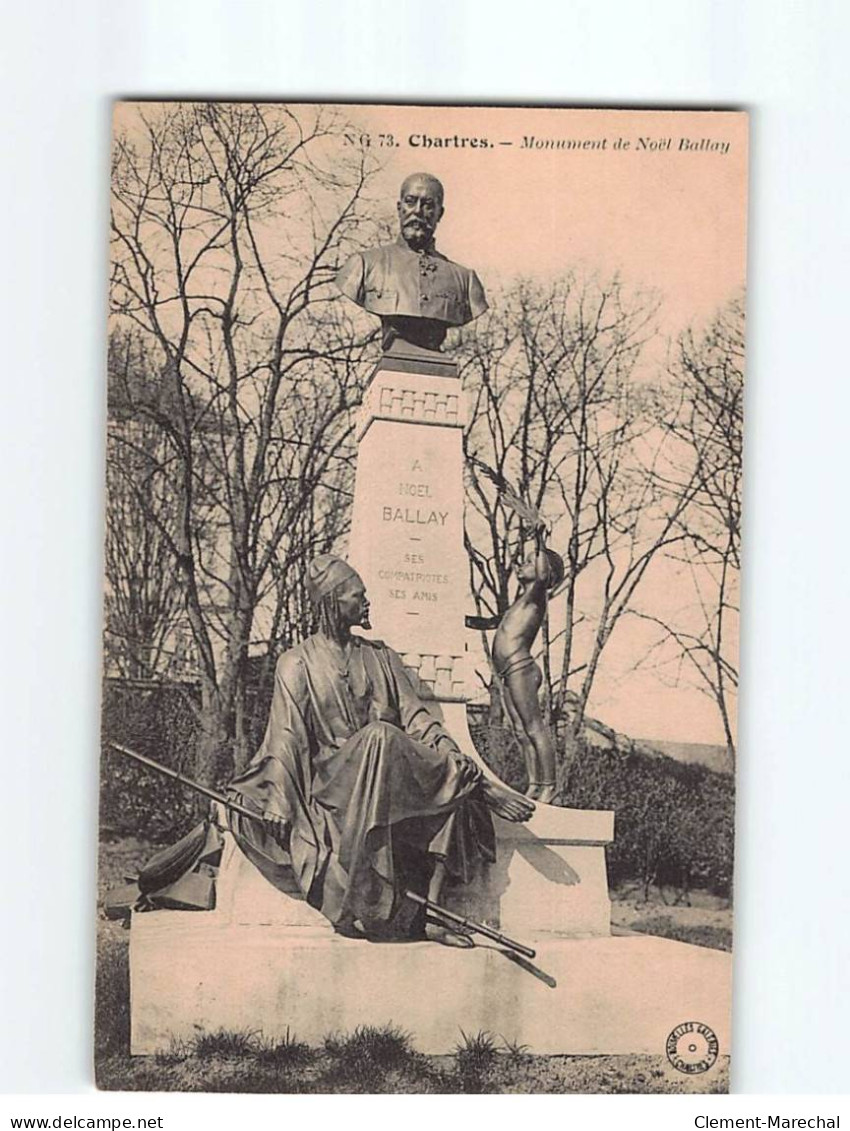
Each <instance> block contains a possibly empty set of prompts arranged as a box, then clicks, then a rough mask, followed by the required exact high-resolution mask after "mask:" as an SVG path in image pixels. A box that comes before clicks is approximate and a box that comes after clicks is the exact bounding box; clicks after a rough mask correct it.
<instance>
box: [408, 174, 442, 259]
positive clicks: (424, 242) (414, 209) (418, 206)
mask: <svg viewBox="0 0 850 1131" xmlns="http://www.w3.org/2000/svg"><path fill="white" fill-rule="evenodd" d="M443 197H444V193H443V186H442V184H441V183H440V181H438V180H437V178H436V177H434V176H432V175H431V174H430V173H411V174H410V176H409V177H405V178H404V181H403V182H402V186H401V191H400V192H399V198H398V205H397V209H398V222H399V227H400V228H401V234H402V236H403V238H404V240H405V242H406V243H407V244H408V246H409V247H410V248H412V250H413V251H420V250H421V249H422V248H424V247H427V246H428V245H429V244H430V243H431V241H432V240H433V238H434V230H435V229H436V227H437V225H438V224H439V222H440V220H441V218H442V216H443V212H444V208H443Z"/></svg>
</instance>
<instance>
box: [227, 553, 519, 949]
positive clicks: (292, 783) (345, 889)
mask: <svg viewBox="0 0 850 1131" xmlns="http://www.w3.org/2000/svg"><path fill="white" fill-rule="evenodd" d="M307 585H308V592H309V595H310V599H311V600H312V602H313V603H314V605H315V608H316V612H317V619H318V624H319V628H318V631H317V632H316V633H315V634H314V635H312V636H310V637H309V638H308V639H307V640H305V641H304V642H303V643H302V644H299V645H298V646H296V647H295V648H292V649H291V650H290V651H288V652H286V653H285V654H284V655H283V656H281V658H280V660H279V661H278V664H277V669H276V674H275V689H274V697H273V701H272V707H271V713H270V716H269V722H268V728H267V730H266V735H265V739H264V741H263V744H262V746H261V748H260V750H259V751H258V753H257V755H256V756H255V758H254V759H253V761H252V762H251V764H250V765H249V766H248V768H247V770H246V771H245V772H244V773H243V774H242V775H241V776H240V777H238V778H237V779H236V780H235V781H234V782H233V783H232V785H231V788H230V792H231V795H232V796H233V797H234V798H235V799H237V800H238V801H240V802H241V803H242V804H243V805H246V806H248V807H249V808H255V809H257V810H258V811H264V812H265V813H266V819H265V821H264V822H258V821H251V820H250V819H246V818H241V817H239V816H238V815H234V816H233V817H232V820H233V828H234V833H235V835H236V837H237V840H238V841H239V843H240V845H241V847H242V848H243V850H244V851H245V853H246V854H247V855H248V857H249V858H250V859H251V860H252V861H253V862H254V863H255V864H256V866H257V867H258V868H259V869H260V871H261V872H263V874H264V875H265V876H266V878H267V879H269V880H270V881H271V882H272V883H277V884H278V885H279V886H281V887H284V888H285V887H286V886H287V881H288V880H289V870H290V869H291V870H292V872H293V873H294V875H295V878H296V880H297V882H298V885H299V887H300V889H301V891H302V892H303V893H304V896H305V898H306V899H307V901H308V902H309V903H310V904H311V905H312V906H313V907H316V908H318V909H319V910H320V911H321V912H322V914H323V915H324V916H325V917H326V918H327V919H328V920H329V921H330V922H331V923H332V924H333V925H334V927H335V928H336V929H337V930H338V931H339V932H341V933H343V934H347V935H363V936H366V937H370V938H399V937H423V936H424V937H427V938H432V939H435V940H437V941H440V942H444V943H447V944H449V945H466V943H467V941H468V940H466V939H464V938H463V936H459V935H456V934H454V933H453V932H451V931H450V930H448V928H446V927H445V926H443V925H441V924H438V923H435V922H429V921H427V919H423V914H422V911H421V909H420V908H419V907H418V906H417V905H415V904H414V903H413V902H412V901H411V900H409V899H407V898H406V897H405V894H404V893H405V891H406V890H408V889H410V890H413V891H415V892H417V894H419V895H427V897H428V898H430V899H431V900H433V901H434V902H439V898H440V893H441V889H442V885H443V883H444V881H445V880H446V878H447V877H451V878H452V879H455V880H459V881H461V882H463V881H466V880H468V879H470V878H471V877H472V874H473V870H474V868H475V866H476V864H477V863H478V862H480V861H492V860H493V859H494V854H495V838H494V830H493V822H492V816H491V814H492V813H497V814H498V815H499V816H501V817H503V818H505V819H507V820H510V821H523V820H527V819H528V818H529V817H530V816H531V813H532V812H533V810H534V805H533V803H532V802H531V801H529V800H528V799H527V798H525V797H522V796H521V795H519V794H517V793H515V792H514V791H513V790H511V789H509V788H508V787H507V786H506V785H504V784H503V783H501V782H498V781H494V780H491V779H488V778H487V777H485V776H484V774H483V773H482V770H481V768H480V766H479V765H478V763H476V762H475V761H474V760H473V759H472V758H470V757H469V756H468V755H466V754H463V753H462V752H461V751H460V750H459V748H458V746H457V744H456V743H455V741H454V740H453V739H452V737H451V736H450V735H449V734H448V733H447V731H446V730H445V729H444V728H443V726H442V724H441V723H440V721H439V720H438V719H437V717H436V715H435V714H433V713H432V712H431V711H430V710H429V708H428V706H427V704H426V703H425V702H423V700H422V699H421V698H420V697H419V695H418V694H417V692H416V690H415V689H414V687H413V685H412V683H411V680H410V678H409V676H408V674H407V672H406V671H405V668H404V665H403V664H402V661H401V658H400V657H399V655H398V654H397V653H396V652H394V651H393V650H392V648H389V647H387V645H385V644H383V643H381V642H379V641H374V640H367V639H366V638H364V637H362V636H360V635H357V634H355V633H352V631H351V630H352V629H353V628H355V627H361V628H365V629H368V628H369V627H370V625H369V603H368V600H367V597H366V591H365V588H364V585H363V582H362V580H361V578H360V577H359V575H358V574H357V573H356V572H355V571H354V570H353V569H352V568H351V567H350V566H349V565H347V564H346V563H345V562H344V561H342V560H341V559H340V558H338V557H334V556H332V555H322V556H320V557H318V558H316V559H315V560H314V561H313V562H312V563H311V564H310V566H309V568H308V574H307ZM284 877H285V878H284Z"/></svg>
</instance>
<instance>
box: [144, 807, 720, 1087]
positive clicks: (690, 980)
mask: <svg viewBox="0 0 850 1131" xmlns="http://www.w3.org/2000/svg"><path fill="white" fill-rule="evenodd" d="M538 819H539V818H538ZM547 820H548V813H547V814H546V815H545V816H544V818H543V819H542V820H541V822H540V827H539V832H540V833H541V834H542V835H543V837H546V839H545V840H543V839H542V838H541V840H540V843H539V844H537V845H536V846H535V845H533V843H532V837H533V832H534V830H533V829H532V830H527V831H528V833H529V839H528V841H527V842H526V843H525V845H523V844H522V840H521V839H520V840H519V841H518V840H517V839H515V840H514V844H515V848H514V850H508V851H507V852H504V849H505V837H506V834H507V838H508V842H509V843H510V841H509V838H510V837H511V836H512V835H513V832H514V830H513V829H512V828H509V827H508V826H506V825H505V824H504V823H502V822H500V823H499V828H498V832H499V835H500V854H501V853H503V852H504V855H503V856H502V858H503V859H504V860H505V861H506V867H507V875H506V876H505V877H504V882H500V883H499V884H498V885H494V886H493V887H491V888H490V889H489V890H487V891H485V892H484V893H483V895H478V894H475V895H472V896H471V899H472V902H473V904H474V905H475V909H476V910H477V911H478V913H479V914H481V912H482V906H481V905H480V904H475V901H476V900H481V899H483V900H484V903H485V904H486V903H487V901H489V900H492V901H494V903H493V906H495V907H496V911H495V914H494V915H493V916H491V917H492V918H493V919H494V920H496V921H498V922H500V923H501V925H502V928H503V930H505V931H507V933H509V934H510V933H514V934H515V935H517V936H518V937H519V938H520V939H522V940H523V941H524V942H526V943H530V944H531V945H532V946H533V947H534V948H535V950H536V951H537V956H536V958H535V959H534V961H533V962H528V961H526V960H524V959H523V960H515V959H513V958H511V956H510V955H509V954H508V952H506V951H504V950H502V949H500V948H499V947H497V946H494V945H490V944H488V943H486V942H483V943H482V944H481V945H477V946H476V947H475V949H473V950H454V949H452V948H449V947H443V946H440V945H438V944H437V943H430V942H414V943H375V944H371V943H368V942H363V941H361V940H353V939H345V938H342V937H341V936H339V935H336V934H334V932H333V930H332V928H331V927H330V924H329V923H328V922H327V921H326V920H325V919H323V918H322V916H321V915H319V914H318V912H316V911H314V910H313V909H312V908H311V907H309V906H308V905H307V904H306V903H305V902H304V900H303V898H302V897H301V895H300V893H299V892H297V890H295V889H294V887H293V892H292V894H287V893H285V892H281V891H279V890H278V889H277V888H275V887H273V886H272V885H271V884H269V883H268V881H267V880H265V878H264V877H263V876H262V875H261V874H260V873H259V872H258V871H257V870H256V869H255V868H254V866H253V864H251V863H250V861H248V860H247V858H246V857H245V856H243V855H242V853H241V852H240V851H239V849H238V848H237V847H236V844H235V842H234V841H233V839H232V838H231V837H230V835H229V834H226V840H227V844H226V846H225V850H224V857H223V860H222V867H221V875H220V879H219V884H218V888H217V894H218V903H217V906H216V909H215V910H214V911H201V912H189V911H154V912H147V913H144V914H136V915H134V916H133V922H132V928H131V932H130V977H131V984H130V994H131V1007H132V1008H131V1051H132V1052H133V1053H134V1054H135V1055H150V1054H153V1053H157V1052H164V1051H167V1050H168V1048H169V1047H170V1045H171V1042H172V1040H173V1039H175V1038H177V1039H181V1040H189V1039H191V1038H192V1037H194V1036H197V1035H198V1034H199V1033H201V1032H207V1033H212V1032H216V1031H218V1030H219V1029H226V1030H231V1031H233V1030H236V1031H245V1030H250V1031H259V1032H262V1033H263V1034H264V1036H265V1037H266V1038H268V1039H270V1040H273V1039H282V1038H284V1037H285V1035H286V1034H287V1031H288V1032H289V1034H290V1035H295V1036H297V1037H298V1039H300V1040H305V1041H308V1042H310V1043H313V1044H318V1043H320V1042H321V1041H322V1039H323V1038H324V1037H326V1036H327V1035H328V1034H330V1033H335V1032H336V1033H344V1032H351V1031H352V1030H353V1029H355V1028H356V1027H357V1026H358V1025H376V1026H380V1025H386V1024H393V1025H397V1026H399V1027H401V1028H402V1029H404V1030H405V1031H407V1032H409V1033H410V1034H411V1037H412V1040H413V1043H414V1046H415V1047H416V1048H417V1049H419V1050H420V1051H421V1052H426V1053H449V1052H452V1051H453V1050H454V1048H455V1047H456V1045H457V1044H458V1042H459V1041H460V1040H461V1030H463V1031H464V1032H465V1033H473V1034H474V1033H477V1032H478V1031H479V1030H486V1031H487V1032H490V1033H493V1034H495V1035H499V1036H502V1037H504V1038H505V1039H507V1040H509V1041H516V1042H518V1043H519V1044H524V1045H527V1046H528V1049H529V1051H530V1052H533V1053H537V1054H552V1053H574V1054H581V1055H592V1054H616V1053H650V1054H655V1055H657V1056H659V1057H663V1056H664V1050H665V1042H666V1040H667V1037H668V1036H669V1034H670V1033H671V1032H672V1031H673V1029H674V1028H675V1027H676V1026H677V1025H681V1024H682V1023H683V1022H686V1021H698V1022H701V1023H702V1024H704V1025H707V1026H709V1027H710V1028H711V1029H712V1030H713V1031H714V1033H715V1034H716V1035H717V1038H718V1042H719V1046H720V1053H721V1055H725V1054H726V1053H728V1051H729V998H730V981H731V956H730V955H728V954H724V953H722V952H720V951H714V950H708V949H706V948H702V947H694V946H687V945H685V944H683V943H677V942H672V941H670V940H668V939H658V938H651V937H648V936H643V935H633V936H630V937H617V938H612V937H610V936H609V935H608V920H607V916H605V917H604V920H603V917H602V915H601V913H599V910H597V912H592V911H591V909H590V907H585V908H583V909H582V899H583V898H584V897H583V896H582V892H583V891H584V892H585V893H592V892H593V891H598V890H599V882H598V880H599V877H598V876H597V875H595V874H593V875H590V874H589V873H587V872H585V871H584V861H585V860H586V859H588V857H587V854H588V853H589V852H591V851H592V849H593V845H592V843H591V842H590V841H589V839H584V840H581V842H580V843H578V844H573V843H571V842H572V841H573V840H580V836H579V834H580V833H581V831H582V826H584V832H585V833H587V834H599V833H600V832H602V833H604V831H605V829H604V827H601V826H596V825H595V824H594V821H595V820H596V817H595V815H590V816H589V815H588V814H581V813H575V812H570V811H569V810H563V811H562V814H561V815H560V822H559V824H558V825H557V827H551V828H548V829H547V828H546V823H547ZM559 850H560V851H559ZM600 851H601V849H600ZM571 853H572V855H571ZM570 861H572V863H570ZM541 865H542V868H543V870H541ZM592 871H593V870H592V869H591V872H592ZM588 879H589V880H590V882H589V884H588V883H585V881H586V880H588ZM562 889H563V890H562ZM567 893H569V894H567ZM569 899H572V900H573V903H572V904H571V905H569V904H568V902H567V901H568V900H569ZM590 903H591V904H592V903H593V897H591V900H590ZM483 909H484V910H486V907H485V908H483ZM571 923H572V924H573V927H574V929H575V930H576V931H577V932H578V929H579V928H580V927H582V926H584V927H585V928H586V931H584V932H579V933H585V934H586V935H587V936H589V937H584V938H574V937H568V935H569V926H570V924H571ZM705 1079H706V1084H708V1083H709V1082H710V1079H711V1077H710V1074H707V1075H706V1077H705Z"/></svg>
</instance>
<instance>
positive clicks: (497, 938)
mask: <svg viewBox="0 0 850 1131" xmlns="http://www.w3.org/2000/svg"><path fill="white" fill-rule="evenodd" d="M107 746H109V747H110V748H111V749H112V750H115V751H117V753H119V754H123V755H125V757H127V758H132V759H133V761H134V762H139V763H140V764H141V765H143V766H147V767H148V769H151V770H155V771H156V772H157V773H158V774H162V776H163V777H166V778H170V779H171V780H172V781H175V782H179V784H180V785H185V786H186V788H187V789H192V790H194V791H195V793H200V794H201V796H202V797H207V798H209V800H210V801H216V802H218V804H219V805H223V806H225V808H227V809H229V810H230V811H231V812H233V813H239V814H240V816H242V817H250V818H251V819H252V820H254V821H263V820H264V815H263V813H258V812H257V811H256V810H255V809H249V808H248V807H247V806H245V805H240V804H239V802H238V801H232V800H231V799H230V798H229V797H225V795H224V794H223V793H219V792H218V791H217V790H215V789H210V788H209V787H208V786H205V785H201V784H200V782H196V781H193V780H192V778H187V777H186V776H185V775H184V774H181V773H180V771H179V770H172V769H171V768H170V767H168V766H163V765H162V764H161V763H160V762H156V761H154V759H153V758H148V757H147V755H145V754H139V752H138V751H137V750H131V749H130V747H129V746H122V745H121V743H119V742H113V741H112V740H111V739H110V740H108V741H107ZM404 894H405V895H406V896H407V898H408V899H410V900H412V901H413V902H414V903H418V904H419V905H420V906H421V907H424V908H425V909H426V910H427V911H430V912H432V913H433V914H434V915H437V916H440V917H441V918H442V919H443V922H444V924H445V926H447V927H448V928H449V929H454V928H457V929H458V931H460V932H462V933H464V934H468V935H469V934H473V935H483V936H484V938H487V939H491V940H492V941H493V942H495V943H498V944H499V945H500V946H504V947H507V948H508V950H513V951H515V952H516V953H517V954H521V955H523V957H525V958H534V957H535V952H534V951H533V950H532V949H531V947H528V946H523V944H522V943H518V942H516V940H515V939H512V938H509V937H508V936H507V935H503V934H500V932H499V931H494V930H493V929H492V927H485V925H484V924H483V923H476V921H475V920H474V919H469V918H468V917H467V916H466V915H456V914H455V913H454V911H449V910H448V908H446V907H441V906H440V904H439V903H434V902H433V900H430V899H425V897H424V896H421V895H417V894H416V892H413V891H406V892H405V893H404Z"/></svg>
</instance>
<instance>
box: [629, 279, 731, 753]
mask: <svg viewBox="0 0 850 1131" xmlns="http://www.w3.org/2000/svg"><path fill="white" fill-rule="evenodd" d="M743 402H744V302H743V297H742V296H737V297H735V298H733V299H732V300H731V301H730V302H729V303H727V304H726V306H725V307H723V309H722V310H721V311H720V312H719V313H718V314H717V316H716V317H715V318H714V319H713V321H712V322H711V324H710V325H709V326H708V328H707V329H706V330H705V331H704V332H703V333H701V334H697V333H695V332H694V331H693V330H688V331H686V332H685V333H684V334H682V335H681V336H680V338H679V339H678V341H677V343H676V346H675V352H674V355H673V359H672V363H671V365H670V373H669V380H668V382H667V383H665V385H664V387H663V388H662V390H660V394H659V400H658V416H659V419H660V420H661V422H662V426H663V428H664V429H665V431H666V432H667V434H668V436H669V437H670V441H671V442H670V443H668V445H667V448H666V450H667V454H668V455H667V460H666V461H665V463H664V464H663V465H660V466H659V467H658V468H657V469H656V473H657V476H658V478H659V481H660V483H661V485H662V487H663V489H665V490H668V491H671V492H673V493H679V494H681V493H683V492H687V494H688V498H689V501H688V506H687V507H686V508H684V509H683V510H682V512H681V513H680V515H679V516H678V520H677V523H678V527H679V529H680V531H681V533H682V535H683V538H682V540H681V541H680V542H679V544H678V545H677V547H676V551H675V554H673V555H672V556H673V557H674V559H675V560H676V561H677V562H679V563H680V564H681V566H682V572H684V573H685V574H686V575H687V577H688V578H689V580H690V583H691V593H692V597H691V600H690V602H689V603H688V605H687V606H686V607H683V608H681V609H677V610H676V611H675V614H672V615H671V614H669V613H667V614H664V615H659V614H658V613H657V612H652V611H642V612H640V613H639V615H640V616H642V617H644V619H646V620H649V621H652V622H653V623H654V624H655V625H656V626H657V627H658V628H660V630H661V633H660V636H659V637H658V639H657V640H656V641H655V643H654V644H653V646H652V648H651V649H650V654H649V657H648V659H649V660H650V661H652V662H653V663H654V664H655V667H656V670H657V671H659V672H660V673H661V674H662V675H664V674H665V673H667V674H668V675H669V673H671V672H672V673H673V674H672V679H673V681H674V682H679V681H680V680H682V679H685V678H687V673H690V676H691V681H692V682H693V684H694V686H696V687H697V688H699V689H700V690H701V691H703V692H704V693H705V694H707V695H708V696H709V697H710V698H711V699H712V701H713V702H714V703H715V705H716V707H717V710H718V713H719V715H720V719H721V722H722V725H723V732H724V735H725V739H726V746H727V749H728V752H729V756H730V758H731V759H732V760H734V757H735V705H736V697H737V688H738V615H739V607H738V593H739V583H740V569H741V473H742V459H743V421H744V408H743Z"/></svg>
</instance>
